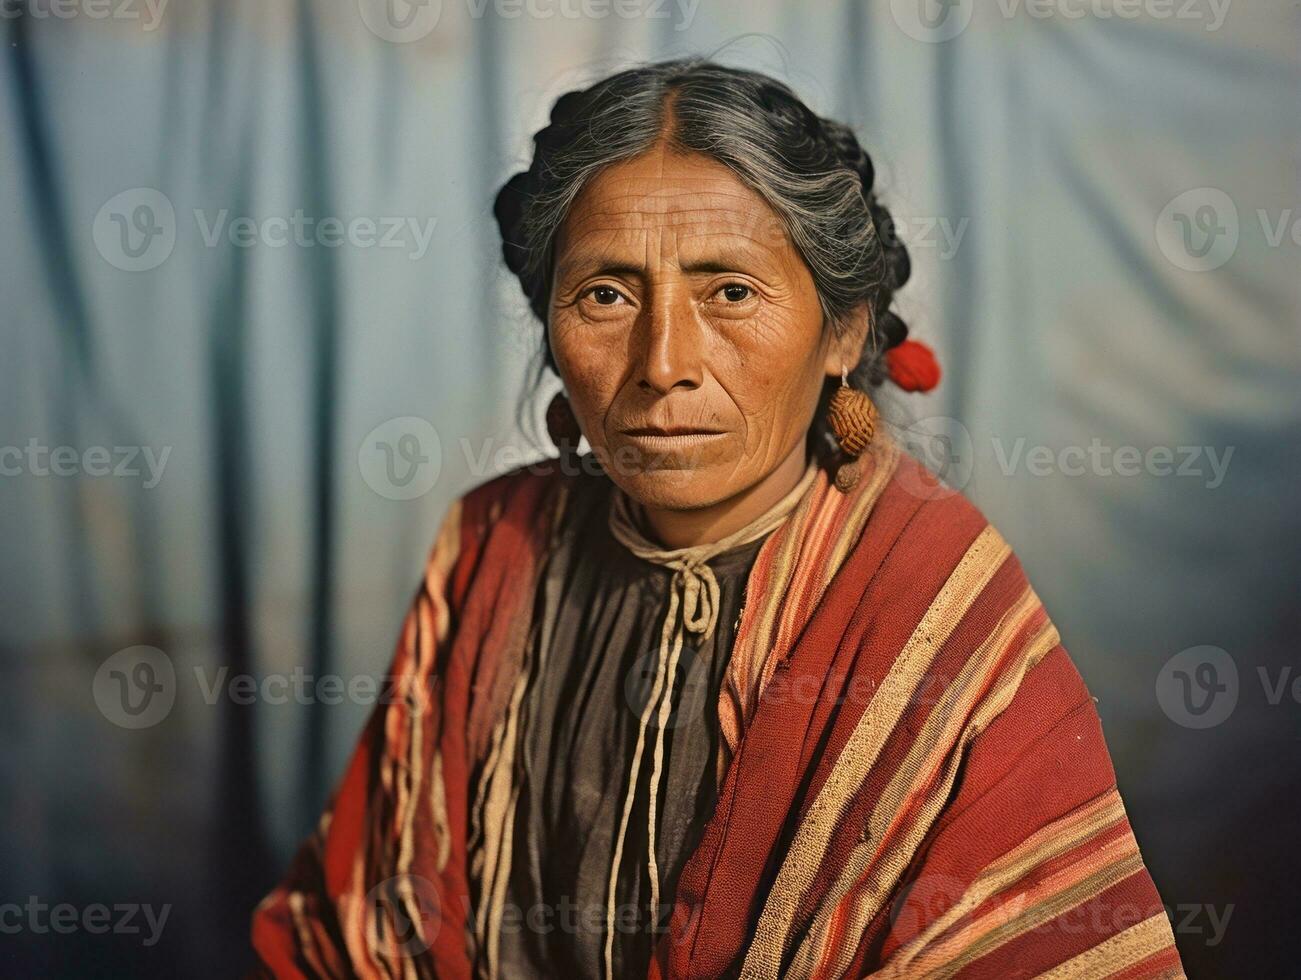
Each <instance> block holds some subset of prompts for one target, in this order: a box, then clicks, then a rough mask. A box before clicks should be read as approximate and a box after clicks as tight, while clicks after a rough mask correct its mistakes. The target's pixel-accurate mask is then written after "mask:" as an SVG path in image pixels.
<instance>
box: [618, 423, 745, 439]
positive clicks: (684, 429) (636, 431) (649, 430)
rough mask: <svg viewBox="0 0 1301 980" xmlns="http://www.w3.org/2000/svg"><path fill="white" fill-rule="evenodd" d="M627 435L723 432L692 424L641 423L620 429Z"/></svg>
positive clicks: (719, 433)
mask: <svg viewBox="0 0 1301 980" xmlns="http://www.w3.org/2000/svg"><path fill="white" fill-rule="evenodd" d="M620 431H621V432H623V434H624V435H627V436H642V437H646V438H664V437H675V436H721V435H722V434H723V433H722V431H721V430H720V429H704V428H700V427H699V426H693V425H670V426H658V425H643V426H637V427H636V428H631V429H621V430H620Z"/></svg>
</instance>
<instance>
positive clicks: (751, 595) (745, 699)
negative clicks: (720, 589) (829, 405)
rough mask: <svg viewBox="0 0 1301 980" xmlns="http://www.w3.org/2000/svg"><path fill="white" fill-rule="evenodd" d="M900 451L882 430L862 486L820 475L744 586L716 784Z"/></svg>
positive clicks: (724, 697)
mask: <svg viewBox="0 0 1301 980" xmlns="http://www.w3.org/2000/svg"><path fill="white" fill-rule="evenodd" d="M901 452H902V451H901V450H900V448H899V445H898V443H896V442H895V441H894V440H893V439H891V438H890V437H889V435H888V434H887V433H886V432H884V431H879V432H878V433H877V438H876V439H874V440H873V442H872V444H871V446H870V447H869V449H868V451H867V453H865V454H864V457H863V463H864V464H868V463H870V465H865V467H864V469H865V474H866V479H863V480H862V481H860V483H859V485H858V486H857V487H855V488H854V489H853V490H852V491H850V493H849V494H844V493H841V491H839V490H837V489H836V488H835V487H834V486H833V485H832V483H831V481H830V478H829V477H828V475H827V474H826V473H825V472H820V473H819V476H818V480H817V483H816V484H815V486H814V488H813V490H812V491H811V492H810V493H809V495H808V497H807V498H805V500H804V501H802V502H801V504H800V506H799V508H798V509H797V510H796V511H795V513H794V514H792V515H791V520H790V523H789V525H788V526H787V528H786V529H784V530H783V531H779V532H778V534H780V535H782V537H781V539H780V541H779V547H778V549H777V551H776V553H775V554H774V555H773V556H772V563H771V567H770V568H766V569H765V568H764V566H763V562H762V561H760V562H758V563H756V567H755V571H754V573H753V574H752V576H751V579H750V581H749V583H748V584H747V586H746V595H747V601H746V605H745V608H744V609H743V610H742V613H741V622H740V624H739V626H738V628H737V632H736V637H735V639H734V640H733V643H732V653H731V659H730V660H729V661H728V667H727V675H726V677H725V680H724V683H723V686H722V690H721V691H720V692H719V699H718V722H719V727H720V729H721V732H722V736H723V737H722V739H721V740H720V742H721V744H720V746H719V767H718V777H719V783H720V784H721V783H722V779H723V774H724V773H725V771H726V766H727V763H728V761H729V760H730V759H731V757H732V755H733V754H734V753H735V752H736V747H737V745H738V744H739V743H740V741H741V735H742V733H743V732H744V731H745V729H746V727H747V726H748V725H749V722H750V719H751V718H752V717H753V715H754V712H755V710H756V708H757V706H758V703H759V698H760V696H761V695H762V693H763V689H764V688H765V687H766V686H767V684H768V682H769V681H770V680H771V679H772V675H773V671H774V670H775V669H776V667H777V664H778V663H780V662H781V661H782V660H783V659H784V658H785V657H786V655H787V653H789V651H790V649H791V645H792V644H793V643H794V641H795V639H796V637H798V636H799V634H800V632H801V631H802V630H803V629H804V627H805V625H806V623H807V620H808V618H809V616H810V615H811V614H812V612H813V610H814V609H815V608H816V607H817V605H818V603H819V602H820V601H821V599H822V596H823V593H824V592H825V591H826V589H827V586H828V585H829V584H830V582H831V580H832V579H833V578H835V576H836V573H837V572H839V571H840V567H841V565H843V564H844V562H845V559H846V557H847V556H848V555H849V552H850V550H851V549H852V548H853V546H854V545H855V544H857V543H858V540H859V538H860V537H861V535H862V531H863V528H864V527H865V526H866V524H867V519H868V517H869V516H870V515H871V513H872V508H873V506H874V505H875V504H876V502H877V500H878V499H879V498H880V496H881V492H882V491H883V490H884V489H885V486H886V484H887V483H889V482H890V478H891V477H892V476H893V475H894V471H895V468H896V467H897V466H898V465H899V459H900V455H901Z"/></svg>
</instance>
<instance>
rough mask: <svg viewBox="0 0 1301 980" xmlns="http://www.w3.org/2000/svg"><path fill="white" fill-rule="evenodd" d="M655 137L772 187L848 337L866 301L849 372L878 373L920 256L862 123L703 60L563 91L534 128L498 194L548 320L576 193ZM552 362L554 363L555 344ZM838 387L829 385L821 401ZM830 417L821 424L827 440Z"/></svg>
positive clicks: (900, 326) (513, 259) (540, 314)
mask: <svg viewBox="0 0 1301 980" xmlns="http://www.w3.org/2000/svg"><path fill="white" fill-rule="evenodd" d="M658 140H666V141H667V142H668V143H669V144H670V145H671V146H673V147H674V148H675V149H679V150H682V151H686V152H695V153H701V154H704V155H707V156H709V157H711V158H713V159H715V160H717V161H719V162H720V163H723V164H724V165H726V166H727V167H729V168H730V169H731V170H732V171H733V172H734V173H735V174H736V175H737V177H738V178H739V179H740V180H741V181H742V182H743V183H745V184H747V185H748V186H749V187H750V188H752V189H753V190H754V191H755V192H757V193H758V194H759V195H760V196H762V197H763V198H764V200H765V201H766V202H767V203H768V205H769V206H770V207H771V208H772V209H773V210H774V211H775V212H776V213H777V215H778V216H779V218H780V219H781V221H782V224H783V227H784V230H785V233H786V234H787V236H788V237H789V238H790V240H791V242H792V244H793V245H794V247H795V248H796V249H797V250H798V251H799V253H800V255H801V257H802V258H803V260H804V262H805V264H806V266H807V267H808V269H809V271H810V273H811V275H812V278H813V282H814V285H815V288H816V290H817V294H818V299H819V303H820V304H821V306H822V311H823V318H824V325H825V326H826V327H828V328H829V329H831V330H833V331H835V332H836V333H837V335H839V334H840V332H842V331H843V330H845V329H846V328H847V326H848V324H849V322H850V320H851V317H852V316H853V315H854V314H855V313H856V312H857V311H859V310H861V309H863V308H866V310H867V311H868V317H869V333H868V336H867V339H866V342H865V343H864V345H863V356H862V359H861V360H860V361H859V363H858V364H857V365H849V368H850V377H851V382H852V383H855V384H856V385H857V386H859V387H866V386H868V385H878V384H880V383H881V382H882V381H883V380H884V379H885V378H886V376H887V371H886V367H885V358H884V355H885V352H886V351H887V350H890V349H891V348H893V347H896V346H898V345H899V344H901V343H903V342H904V340H905V339H906V338H907V336H908V327H907V325H906V324H905V323H904V321H903V320H902V319H901V318H900V317H899V315H898V314H897V313H896V312H895V311H893V310H892V309H891V305H892V303H893V300H894V294H895V291H896V290H897V289H899V288H900V287H901V286H903V285H904V283H906V282H907V281H908V276H909V272H910V269H911V265H910V262H909V258H908V250H907V248H906V247H905V246H904V244H903V242H902V241H900V239H899V237H898V235H897V234H896V232H895V226H894V221H893V219H892V218H891V216H890V212H889V211H888V210H887V209H886V207H885V205H884V204H882V203H881V201H880V200H879V199H878V197H877V194H876V191H875V188H874V184H875V180H876V171H875V167H874V166H873V163H872V158H871V157H870V156H869V155H868V153H867V151H866V150H864V149H863V147H862V145H861V144H860V143H859V141H858V138H857V137H856V136H855V135H854V132H853V130H851V129H850V128H849V127H848V126H846V125H844V124H843V123H840V122H837V121H835V120H832V119H828V118H824V117H821V116H818V115H816V114H815V113H814V112H813V111H812V110H811V109H809V108H808V106H806V105H805V104H804V103H803V102H802V101H801V100H800V99H799V97H798V96H796V95H795V93H794V92H793V91H791V89H790V88H789V87H788V86H786V85H785V84H783V83H782V82H780V81H777V80H776V79H774V78H771V77H769V76H767V75H764V74H762V73H759V72H755V71H749V70H746V69H740V68H731V67H726V66H723V65H719V64H716V63H714V62H710V61H707V60H704V59H699V58H684V59H676V60H672V61H664V62H658V63H653V64H648V65H642V66H638V67H635V68H630V69H627V70H625V71H622V72H619V73H617V74H614V75H611V76H609V77H607V78H605V79H602V80H601V81H599V82H597V83H596V84H594V85H592V86H591V87H589V88H586V89H581V90H577V91H572V92H567V93H566V94H564V95H562V96H561V97H560V98H559V99H557V100H556V102H555V105H554V106H553V107H552V109H551V117H550V122H549V124H548V125H547V126H545V127H544V128H543V129H541V130H539V131H538V132H537V133H535V134H534V136H533V147H534V148H533V157H532V161H531V163H530V165H529V168H528V170H525V171H522V172H520V173H517V174H515V175H514V176H512V177H511V178H510V179H509V180H508V181H507V182H506V184H505V185H504V186H503V187H502V188H501V189H500V191H499V192H498V193H497V196H496V199H495V201H494V206H493V212H494V215H495V217H496V219H497V225H498V228H499V229H500V232H501V238H502V254H503V257H504V259H505V262H506V266H507V267H508V268H509V269H510V270H511V272H512V273H514V274H515V276H516V277H517V278H518V279H519V282H520V286H521V288H522V289H523V291H524V295H525V296H526V297H527V299H528V302H529V305H530V307H531V308H532V310H533V313H534V314H535V315H536V316H537V318H538V320H539V321H541V323H542V324H543V326H544V328H545V326H546V324H547V320H548V313H549V305H550V298H551V297H550V286H551V270H552V262H553V258H554V254H553V253H554V242H555V238H556V234H557V232H558V230H559V228H560V226H561V224H562V222H563V221H564V218H565V215H566V214H567V213H568V210H569V208H570V206H571V205H572V204H573V201H574V199H575V198H576V197H577V196H578V193H579V191H580V190H581V189H582V188H583V186H584V185H585V184H586V183H587V182H588V180H590V179H591V178H592V176H593V175H594V174H595V173H596V172H597V171H599V170H600V169H602V168H604V167H606V166H608V165H610V164H612V163H615V162H618V161H621V160H626V159H629V158H631V157H633V156H636V155H637V154H639V153H641V152H643V151H645V150H647V149H649V148H650V147H651V146H652V145H653V144H655V143H656V142H657V141H658ZM543 366H544V367H545V368H550V369H551V370H553V371H554V370H555V369H556V365H555V361H554V359H553V357H552V355H551V351H550V345H549V343H547V344H544V357H543ZM838 384H839V379H828V382H827V384H826V385H824V389H823V407H824V406H825V401H826V399H828V398H829V397H830V394H831V392H832V391H833V390H834V388H835V386H836V385H838ZM823 416H824V413H823V411H821V410H819V411H818V412H817V414H816V416H815V422H814V425H815V427H818V428H819V429H822V430H823V431H822V432H821V433H820V434H821V435H822V436H823V437H824V438H825V436H826V434H825V429H824V423H823V422H822V419H823Z"/></svg>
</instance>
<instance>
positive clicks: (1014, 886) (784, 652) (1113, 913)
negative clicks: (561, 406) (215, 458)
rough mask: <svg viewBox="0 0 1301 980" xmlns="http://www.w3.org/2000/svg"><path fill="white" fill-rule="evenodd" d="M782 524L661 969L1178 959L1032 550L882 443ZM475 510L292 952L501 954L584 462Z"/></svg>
mask: <svg viewBox="0 0 1301 980" xmlns="http://www.w3.org/2000/svg"><path fill="white" fill-rule="evenodd" d="M867 463H868V465H867V466H866V467H865V472H864V475H863V478H862V479H861V480H860V481H859V483H858V485H857V487H855V489H854V490H853V491H851V492H850V493H849V494H842V493H840V492H839V491H837V490H836V489H835V488H834V487H832V486H830V485H829V483H828V480H827V478H826V475H825V474H822V473H820V474H819V475H818V477H817V479H816V481H815V482H814V484H813V486H812V488H811V490H810V491H809V492H808V494H807V495H806V496H805V498H804V499H803V500H802V501H801V503H800V504H799V506H798V507H797V509H796V510H795V512H794V513H793V514H792V515H791V517H790V518H789V519H788V520H787V521H786V523H785V524H783V525H782V526H781V527H780V528H778V530H777V531H775V532H773V534H772V535H771V536H770V537H769V538H768V539H767V540H766V541H765V542H764V544H763V547H762V548H761V550H760V552H759V555H758V558H757V559H756V562H755V564H754V567H753V569H752V571H751V573H750V577H749V580H748V583H747V589H746V600H745V606H744V610H743V612H742V617H741V621H740V625H739V628H738V631H737V634H736V639H735V642H734V645H733V649H732V656H731V660H730V662H729V667H728V674H727V678H726V682H725V684H724V686H723V690H722V692H721V695H720V699H719V704H718V715H719V720H720V724H721V727H722V732H723V735H724V739H725V741H726V743H727V752H726V753H725V755H726V759H727V763H726V772H725V778H724V780H723V782H722V784H721V787H720V791H719V800H718V804H717V808H716V810H715V812H714V814H713V817H712V818H711V819H710V821H709V822H708V824H707V825H706V826H705V829H704V832H703V836H702V837H701V840H700V842H699V844H698V846H697V848H696V850H695V851H694V852H693V853H692V855H691V856H690V858H689V859H688V861H687V863H686V865H685V867H684V869H683V871H682V874H681V878H680V880H679V883H678V888H677V893H676V895H675V896H674V908H673V913H672V919H671V925H670V928H669V929H668V930H667V932H666V933H665V934H664V935H663V936H661V937H660V939H659V940H658V944H657V949H656V959H655V962H654V963H653V964H652V967H651V971H650V972H651V977H652V978H662V980H668V978H688V977H691V978H704V977H729V976H740V977H744V978H767V977H772V978H776V977H792V978H794V977H818V978H839V977H855V978H856V977H862V976H869V975H870V976H874V977H951V976H957V977H999V978H1003V977H1036V976H1042V977H1097V978H1102V977H1115V978H1122V977H1123V978H1138V977H1178V976H1182V975H1183V973H1182V970H1181V968H1180V962H1179V958H1178V955H1177V953H1176V951H1175V948H1174V940H1173V936H1172V933H1171V929H1170V924H1169V920H1168V918H1167V915H1166V910H1165V909H1164V908H1163V906H1162V903H1161V900H1160V898H1159V896H1158V894H1157V891H1156V889H1155V887H1154V885H1153V883H1152V880H1151V878H1150V876H1149V875H1148V872H1147V870H1146V868H1145V867H1144V865H1143V861H1142V858H1141V856H1140V854H1139V849H1138V846H1137V844H1136V842H1135V839H1134V835H1133V833H1132V831H1131V828H1130V825H1129V822H1128V820H1127V819H1126V815H1125V811H1124V807H1123V805H1122V803H1121V800H1120V797H1119V795H1118V794H1117V789H1116V780H1115V774H1114V772H1113V770H1112V766H1111V762H1110V759H1109V757H1108V754H1107V749H1106V746H1105V743H1104V741H1103V736H1102V731H1101V728H1100V726H1099V721H1098V716H1097V713H1096V711H1095V710H1094V705H1093V701H1092V699H1091V698H1090V696H1089V694H1088V691H1087V690H1086V688H1085V686H1084V684H1083V682H1082V681H1081V679H1080V676H1079V674H1078V673H1077V672H1076V670H1075V668H1074V666H1073V665H1072V663H1071V661H1070V660H1069V658H1068V656H1067V654H1066V651H1065V650H1064V649H1063V647H1062V645H1061V643H1060V640H1059V637H1058V634H1057V631H1056V629H1055V628H1054V627H1053V624H1052V623H1051V622H1050V621H1049V619H1048V617H1047V615H1046V614H1045V612H1044V609H1043V607H1042V606H1041V605H1040V602H1039V600H1038V597H1037V596H1036V595H1035V593H1034V592H1033V590H1032V589H1031V588H1030V586H1029V584H1028V583H1027V581H1026V579H1025V576H1024V574H1023V573H1022V570H1021V566H1020V564H1019V563H1018V562H1017V560H1016V558H1015V556H1013V555H1012V553H1011V552H1010V550H1009V548H1008V545H1007V543H1006V542H1005V541H1004V540H1003V539H1002V538H1001V537H1000V536H999V534H998V532H997V531H996V530H995V529H994V528H993V527H991V526H990V525H989V524H988V523H987V522H986V521H985V519H984V518H983V517H982V516H981V515H980V513H979V512H978V511H977V510H976V509H975V508H974V507H972V506H971V505H970V504H969V503H968V502H967V501H966V500H965V499H964V498H963V497H962V496H961V495H958V494H955V493H952V492H949V491H947V490H946V489H944V488H943V487H941V486H939V485H938V484H936V483H935V481H934V479H933V477H932V476H931V475H930V473H929V472H928V471H927V470H925V469H924V468H923V467H922V466H920V464H918V463H917V462H915V461H914V460H912V459H911V458H910V457H908V456H906V455H904V454H902V453H901V452H900V451H899V449H898V448H897V446H896V445H895V444H894V443H893V442H892V441H891V440H889V439H888V438H884V437H883V436H882V437H878V440H877V442H876V443H875V444H874V447H873V450H872V454H871V456H870V458H869V459H868V460H867ZM585 479H586V480H590V479H596V478H594V477H591V476H571V475H566V474H564V473H562V472H560V471H559V470H558V469H554V468H551V467H539V466H536V465H535V466H532V467H527V468H520V469H517V470H515V471H513V472H511V473H508V474H506V475H504V476H501V477H498V478H496V479H494V480H492V481H490V482H488V483H485V484H483V485H481V486H479V487H477V488H475V489H474V490H472V491H471V492H469V493H467V494H466V495H465V496H463V497H462V498H461V499H459V500H458V501H456V502H455V503H454V504H453V505H452V506H451V507H450V508H449V509H448V511H447V513H446V515H445V518H444V520H443V523H442V526H441V528H440V530H439V532H438V535H437V540H436V541H435V544H434V546H433V549H432V551H431V553H430V555H429V559H428V562H427V565H426V569H425V575H424V580H423V582H422V584H421V587H420V588H419V589H418V590H417V593H416V595H415V597H414V599H413V601H412V604H411V607H410V610H409V612H408V614H407V616H406V618H405V621H404V623H403V626H402V630H401V635H400V638H399V641H398V644H397V652H396V656H395V658H394V660H393V663H392V666H391V668H390V677H389V680H390V689H391V690H392V691H393V692H394V695H395V696H393V697H389V698H385V699H384V701H385V703H382V704H380V705H379V706H378V707H377V708H376V710H375V711H374V713H373V714H372V716H371V718H370V720H369V722H368V724H367V726H366V728H365V730H364V731H363V733H362V735H361V739H360V742H359V744H358V746H357V748H356V750H355V752H354V754H353V757H352V760H351V762H350V764H349V766H348V768H347V770H346V772H345V774H344V776H343V779H342V782H341V783H340V784H339V786H338V788H337V790H336V791H335V794H334V795H333V797H332V799H331V801H330V804H329V806H328V807H327V809H326V811H325V813H324V815H323V816H322V817H321V820H320V822H319V825H318V827H317V829H316V831H315V832H314V833H313V834H312V835H311V836H310V837H309V839H308V840H307V841H306V842H305V843H304V844H303V846H302V848H301V849H300V850H299V852H298V854H297V855H296V857H295V858H294V860H293V863H292V865H291V867H290V869H289V871H288V873H287V875H286V876H285V878H284V879H283V881H282V882H281V883H280V884H279V885H278V886H277V887H276V888H275V889H274V890H273V891H272V892H271V893H270V894H269V895H268V896H267V897H266V898H265V899H264V900H263V901H262V903H261V904H260V905H259V906H258V908H257V910H256V912H255V914H254V918H253V944H254V948H255V951H256V953H257V956H258V959H259V971H260V972H261V973H262V974H263V975H274V976H280V977H302V976H332V977H333V976H352V975H358V976H363V977H442V978H461V977H472V976H491V975H492V973H493V966H494V960H495V957H493V955H492V950H491V948H490V947H491V937H492V935H494V930H495V928H496V924H495V923H493V922H486V921H484V919H485V915H484V910H485V909H486V908H488V907H490V904H491V903H490V902H489V898H490V897H491V894H492V891H493V889H494V888H500V887H502V882H501V881H500V875H495V874H494V872H495V869H496V868H497V867H498V866H499V862H500V860H501V841H502V840H504V839H505V838H504V836H503V835H504V834H508V833H509V831H510V827H509V823H508V814H509V813H510V810H511V806H510V803H511V794H512V792H513V787H512V786H511V784H510V779H509V776H508V774H509V772H510V771H511V766H512V760H513V752H514V744H515V742H514V740H515V735H516V731H515V727H516V726H515V722H516V714H515V709H516V707H517V706H518V704H519V701H520V698H521V697H522V694H523V691H524V687H525V685H526V683H527V680H528V676H529V664H528V663H527V656H526V651H527V650H528V649H529V642H528V641H529V636H530V630H531V629H532V628H534V624H532V623H531V613H532V610H533V600H534V590H535V586H536V583H537V580H538V575H539V574H540V571H541V568H542V564H543V560H544V557H545V555H546V553H547V550H548V548H549V547H550V546H551V544H552V539H551V536H552V534H553V533H554V531H555V529H556V528H557V527H559V525H560V523H561V522H560V521H559V520H558V518H559V517H560V515H561V514H562V513H563V512H564V508H565V507H566V506H567V504H569V503H571V502H572V501H573V500H574V499H575V497H576V496H578V494H577V493H576V488H577V486H578V485H577V484H576V482H575V481H578V480H585Z"/></svg>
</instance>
